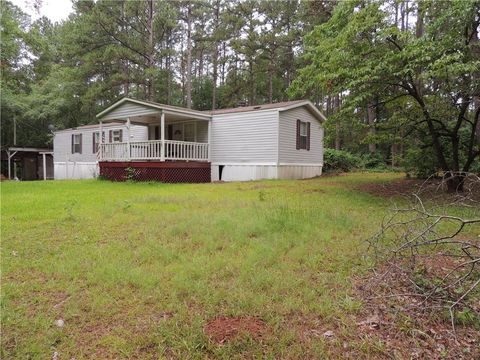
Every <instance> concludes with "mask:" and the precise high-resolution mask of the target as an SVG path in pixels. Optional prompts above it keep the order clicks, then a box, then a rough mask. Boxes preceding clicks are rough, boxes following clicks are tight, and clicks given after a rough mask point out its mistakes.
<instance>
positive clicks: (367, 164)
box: [361, 153, 387, 170]
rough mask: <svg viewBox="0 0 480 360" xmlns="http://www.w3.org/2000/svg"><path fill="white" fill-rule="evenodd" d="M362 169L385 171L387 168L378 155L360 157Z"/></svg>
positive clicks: (381, 157)
mask: <svg viewBox="0 0 480 360" xmlns="http://www.w3.org/2000/svg"><path fill="white" fill-rule="evenodd" d="M361 166H362V168H365V169H376V170H385V169H386V168H387V166H386V164H385V160H384V158H383V156H382V155H381V154H379V153H376V154H365V155H362V164H361Z"/></svg>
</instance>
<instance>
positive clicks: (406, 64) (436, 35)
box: [290, 0, 480, 171]
mask: <svg viewBox="0 0 480 360" xmlns="http://www.w3.org/2000/svg"><path fill="white" fill-rule="evenodd" d="M411 9H412V11H415V12H416V21H417V24H415V27H413V26H410V27H404V28H402V26H400V24H399V23H398V17H397V22H395V21H396V20H395V19H396V18H395V9H394V7H392V6H391V2H390V1H386V0H385V1H372V2H368V1H367V2H365V1H360V0H359V1H344V2H340V3H339V4H338V6H336V7H335V10H334V13H333V15H332V17H331V18H330V19H329V20H328V21H327V22H326V23H324V24H322V25H320V26H317V27H316V28H315V29H314V30H313V31H312V32H311V33H310V34H309V35H308V36H306V37H305V48H306V51H305V55H304V58H305V62H306V66H305V67H304V68H302V69H301V70H300V71H299V76H298V77H297V78H296V80H295V81H294V83H293V84H292V86H291V88H290V94H291V95H292V96H304V95H305V94H308V93H310V92H311V91H313V90H314V89H317V88H318V87H320V88H321V89H322V90H323V91H324V92H326V93H328V94H341V96H342V106H341V109H340V111H339V112H338V113H337V114H336V116H335V117H334V118H333V122H334V124H335V127H336V126H337V125H338V124H339V125H340V129H341V130H343V132H344V133H345V132H346V131H348V130H350V129H351V128H355V127H357V128H358V126H357V125H353V126H351V125H350V123H358V124H364V125H365V126H366V127H367V126H368V129H370V130H372V129H373V130H374V131H376V134H373V132H372V133H370V132H369V133H368V137H367V136H366V132H361V133H360V136H357V137H356V138H354V140H357V141H356V142H357V143H358V142H359V141H360V142H367V143H370V144H371V143H373V141H375V143H377V144H378V143H380V144H382V143H385V142H386V143H390V144H392V143H395V142H402V143H403V144H404V145H406V146H408V147H412V148H426V149H428V150H429V151H430V153H432V154H433V155H434V156H435V158H436V161H437V163H438V166H439V167H440V168H441V169H442V170H444V171H450V170H463V171H468V170H469V169H470V167H471V166H472V164H473V163H474V161H475V160H476V159H478V157H479V155H480V148H479V144H478V143H477V142H475V141H472V139H473V133H474V132H475V126H474V124H475V123H476V122H477V121H479V120H478V115H475V110H476V108H478V103H477V102H475V101H474V97H475V96H477V95H478V84H479V81H478V75H479V73H480V57H479V51H478V46H479V45H478V21H479V15H478V14H479V10H480V4H479V3H478V2H475V1H451V2H441V1H440V2H439V1H431V2H427V1H422V2H420V1H419V2H413V4H411ZM450 19H454V20H452V21H450ZM420 20H421V21H420ZM404 25H405V24H404ZM404 25H403V26H404ZM367 107H374V108H375V117H376V118H375V123H374V124H373V125H372V124H371V123H368V122H366V120H365V118H366V115H365V114H366V108H367ZM330 127H331V128H334V126H333V124H331V125H330ZM379 132H381V134H379ZM405 134H408V137H406V136H405ZM465 134H467V135H465ZM346 146H347V147H348V146H349V145H348V144H346ZM411 165H412V166H413V165H414V163H411Z"/></svg>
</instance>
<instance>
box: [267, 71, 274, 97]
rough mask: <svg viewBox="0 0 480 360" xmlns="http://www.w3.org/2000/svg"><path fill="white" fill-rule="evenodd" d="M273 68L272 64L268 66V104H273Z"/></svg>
mask: <svg viewBox="0 0 480 360" xmlns="http://www.w3.org/2000/svg"><path fill="white" fill-rule="evenodd" d="M273 66H274V65H273V64H272V63H270V64H269V66H268V102H269V103H270V104H271V103H272V102H273Z"/></svg>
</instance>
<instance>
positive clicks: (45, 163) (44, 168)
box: [42, 153, 47, 180]
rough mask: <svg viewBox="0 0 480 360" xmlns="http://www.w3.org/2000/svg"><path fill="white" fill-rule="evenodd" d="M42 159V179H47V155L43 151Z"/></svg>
mask: <svg viewBox="0 0 480 360" xmlns="http://www.w3.org/2000/svg"><path fill="white" fill-rule="evenodd" d="M42 160H43V163H42V164H43V180H47V156H46V154H45V153H43V154H42Z"/></svg>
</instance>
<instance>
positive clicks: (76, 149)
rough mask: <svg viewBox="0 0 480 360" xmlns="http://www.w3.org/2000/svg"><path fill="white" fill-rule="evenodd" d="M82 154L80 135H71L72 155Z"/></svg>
mask: <svg viewBox="0 0 480 360" xmlns="http://www.w3.org/2000/svg"><path fill="white" fill-rule="evenodd" d="M81 153H82V134H72V154H81Z"/></svg>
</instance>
